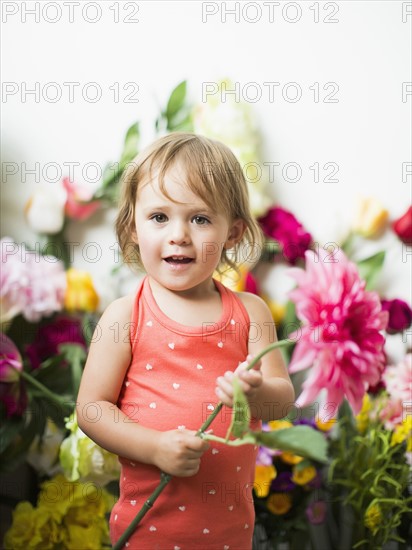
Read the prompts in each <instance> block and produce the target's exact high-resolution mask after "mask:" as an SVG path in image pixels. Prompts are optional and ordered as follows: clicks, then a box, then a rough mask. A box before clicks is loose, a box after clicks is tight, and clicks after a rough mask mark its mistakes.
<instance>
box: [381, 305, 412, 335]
mask: <svg viewBox="0 0 412 550" xmlns="http://www.w3.org/2000/svg"><path fill="white" fill-rule="evenodd" d="M381 303H382V311H388V312H389V321H388V327H387V329H386V330H387V332H389V333H390V334H396V333H397V332H403V331H404V330H406V329H407V328H408V327H409V326H410V324H411V323H412V310H411V308H410V307H409V306H408V304H407V303H406V302H404V301H403V300H398V299H395V300H381Z"/></svg>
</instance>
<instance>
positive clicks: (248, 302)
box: [235, 292, 273, 321]
mask: <svg viewBox="0 0 412 550" xmlns="http://www.w3.org/2000/svg"><path fill="white" fill-rule="evenodd" d="M235 294H236V295H237V296H238V298H240V300H241V302H242V304H243V305H244V306H245V308H246V311H247V312H248V314H249V317H250V320H251V321H273V317H272V314H271V312H270V309H269V307H268V306H267V304H266V302H265V301H264V300H262V298H261V297H260V296H257V295H256V294H251V293H250V292H235Z"/></svg>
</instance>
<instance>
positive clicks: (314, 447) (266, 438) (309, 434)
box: [255, 426, 328, 464]
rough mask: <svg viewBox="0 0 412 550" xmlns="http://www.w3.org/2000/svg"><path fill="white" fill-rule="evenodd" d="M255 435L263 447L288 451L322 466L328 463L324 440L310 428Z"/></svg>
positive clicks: (295, 428) (298, 427)
mask: <svg viewBox="0 0 412 550" xmlns="http://www.w3.org/2000/svg"><path fill="white" fill-rule="evenodd" d="M255 435H256V440H257V441H258V442H259V444H260V445H263V446H264V447H269V448H270V449H279V450H281V451H289V452H292V453H295V454H297V455H299V456H303V457H305V458H311V459H312V460H317V461H318V462H323V463H324V464H326V463H327V462H328V457H327V454H326V451H327V442H326V438H325V436H324V435H323V434H321V433H320V432H318V431H317V430H314V429H313V428H311V427H310V426H293V427H292V428H285V429H283V430H274V431H272V432H261V433H255Z"/></svg>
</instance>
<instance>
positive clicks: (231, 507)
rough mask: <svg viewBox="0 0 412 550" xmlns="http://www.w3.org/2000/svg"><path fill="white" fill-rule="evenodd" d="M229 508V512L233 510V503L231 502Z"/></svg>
mask: <svg viewBox="0 0 412 550" xmlns="http://www.w3.org/2000/svg"><path fill="white" fill-rule="evenodd" d="M228 508H229V512H233V504H231V505H230V506H228Z"/></svg>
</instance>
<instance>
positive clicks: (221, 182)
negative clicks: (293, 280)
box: [115, 132, 263, 271]
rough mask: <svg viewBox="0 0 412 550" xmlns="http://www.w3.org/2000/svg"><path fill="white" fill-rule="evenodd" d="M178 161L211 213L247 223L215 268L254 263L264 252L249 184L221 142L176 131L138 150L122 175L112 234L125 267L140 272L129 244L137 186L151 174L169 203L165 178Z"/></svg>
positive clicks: (137, 257)
mask: <svg viewBox="0 0 412 550" xmlns="http://www.w3.org/2000/svg"><path fill="white" fill-rule="evenodd" d="M176 162H179V164H180V165H181V166H182V167H183V169H184V170H185V183H186V185H187V186H188V188H189V189H190V190H191V191H192V192H193V193H195V194H196V195H197V196H198V197H200V198H201V199H202V200H203V201H204V202H205V203H206V204H207V205H208V206H209V208H212V209H213V210H215V211H218V212H223V213H224V214H226V215H227V217H228V219H230V221H234V220H235V219H239V218H240V219H242V220H243V221H244V222H245V225H246V230H245V233H244V235H243V238H242V240H241V241H240V242H239V243H237V244H236V245H235V247H234V249H231V250H229V251H228V250H226V249H223V251H222V256H221V261H220V264H219V269H220V270H221V268H222V266H224V265H226V266H230V267H233V268H234V269H235V270H236V271H238V265H240V264H242V263H244V261H245V260H248V261H249V262H251V263H256V262H257V260H258V257H259V256H260V252H261V250H262V242H263V240H262V232H261V229H260V227H259V225H258V223H257V222H256V220H255V219H254V218H253V216H252V213H251V211H250V206H249V193H248V188H247V183H246V180H245V176H244V174H243V171H242V168H241V166H240V164H239V162H238V160H237V159H236V157H235V155H234V154H233V153H232V151H231V150H230V149H229V148H228V147H227V146H226V145H224V144H223V143H220V142H219V141H215V140H212V139H208V138H205V137H203V136H199V135H196V134H191V133H183V132H174V133H171V134H168V135H166V136H164V137H161V138H160V139H158V140H156V141H155V142H154V143H152V144H151V145H149V146H148V147H147V148H145V149H144V150H143V151H141V152H140V153H139V154H138V155H137V157H136V158H135V159H134V160H133V162H132V163H130V165H129V166H128V168H127V169H126V170H125V172H124V175H123V182H122V191H121V197H120V201H119V211H118V215H117V218H116V224H115V229H116V236H117V239H118V242H119V246H120V249H121V251H122V254H123V259H124V261H125V263H127V264H129V265H133V264H134V265H135V266H137V267H140V268H141V267H143V266H142V262H141V258H140V252H139V247H138V245H137V244H136V243H135V242H134V239H133V236H134V234H135V225H134V223H135V222H134V217H135V204H136V200H137V193H138V188H139V185H141V184H142V183H143V182H147V181H150V180H151V179H152V177H153V173H154V172H155V173H156V175H157V177H158V181H159V187H160V189H161V191H162V193H163V194H164V195H165V196H166V197H167V198H168V199H170V200H172V199H171V197H170V196H169V195H168V193H167V191H166V188H165V184H164V178H165V175H166V173H167V171H168V170H169V169H170V168H171V167H172V166H174V165H175V163H176ZM130 247H131V248H130ZM245 250H248V255H245ZM242 252H243V258H242ZM256 252H258V254H256ZM228 253H229V254H228ZM251 254H253V256H252V258H253V261H252V260H251ZM231 256H234V258H232V257H231Z"/></svg>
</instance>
